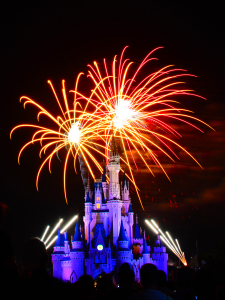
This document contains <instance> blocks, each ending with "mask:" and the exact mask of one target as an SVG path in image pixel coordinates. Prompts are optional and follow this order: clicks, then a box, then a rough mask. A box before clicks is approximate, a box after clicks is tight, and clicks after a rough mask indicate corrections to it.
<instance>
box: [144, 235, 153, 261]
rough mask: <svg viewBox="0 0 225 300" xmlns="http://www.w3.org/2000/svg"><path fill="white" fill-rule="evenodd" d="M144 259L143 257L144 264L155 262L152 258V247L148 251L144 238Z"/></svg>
mask: <svg viewBox="0 0 225 300" xmlns="http://www.w3.org/2000/svg"><path fill="white" fill-rule="evenodd" d="M142 257H143V264H152V263H153V261H152V259H151V257H150V247H149V249H148V246H147V242H146V239H145V237H144V241H143V251H142Z"/></svg>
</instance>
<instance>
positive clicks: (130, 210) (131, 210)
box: [128, 203, 133, 213]
mask: <svg viewBox="0 0 225 300" xmlns="http://www.w3.org/2000/svg"><path fill="white" fill-rule="evenodd" d="M128 213H133V209H132V204H131V203H130V204H129V209H128Z"/></svg>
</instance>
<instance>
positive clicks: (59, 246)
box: [52, 227, 65, 280]
mask: <svg viewBox="0 0 225 300" xmlns="http://www.w3.org/2000/svg"><path fill="white" fill-rule="evenodd" d="M64 250H65V247H64V235H63V234H61V233H60V227H59V229H58V236H57V240H56V243H55V246H54V247H53V254H52V265H53V276H54V277H55V278H58V279H60V280H61V279H62V266H61V262H62V260H63V258H64V254H65V252H64Z"/></svg>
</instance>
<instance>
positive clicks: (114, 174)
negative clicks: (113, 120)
mask: <svg viewBox="0 0 225 300" xmlns="http://www.w3.org/2000/svg"><path fill="white" fill-rule="evenodd" d="M107 167H108V170H109V178H110V183H109V199H108V201H107V207H108V209H109V229H110V231H112V234H111V235H112V236H113V244H114V245H115V246H116V243H117V240H118V237H119V232H120V225H121V207H122V205H123V203H122V201H121V200H120V185H119V171H120V157H119V154H118V151H117V148H116V144H115V139H114V137H113V138H112V142H111V152H110V158H109V162H108V166H107Z"/></svg>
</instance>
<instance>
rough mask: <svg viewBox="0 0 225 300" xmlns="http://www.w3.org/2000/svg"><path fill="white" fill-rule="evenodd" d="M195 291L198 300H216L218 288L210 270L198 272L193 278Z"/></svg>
mask: <svg viewBox="0 0 225 300" xmlns="http://www.w3.org/2000/svg"><path fill="white" fill-rule="evenodd" d="M193 290H194V292H195V294H196V296H197V298H198V299H200V300H201V299H214V296H215V291H216V286H215V281H214V277H213V274H212V272H211V271H209V270H204V269H201V270H198V271H196V272H195V274H194V277H193Z"/></svg>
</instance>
